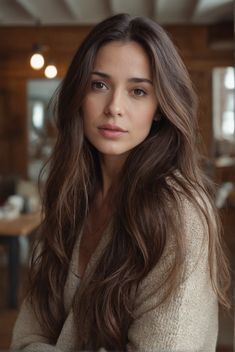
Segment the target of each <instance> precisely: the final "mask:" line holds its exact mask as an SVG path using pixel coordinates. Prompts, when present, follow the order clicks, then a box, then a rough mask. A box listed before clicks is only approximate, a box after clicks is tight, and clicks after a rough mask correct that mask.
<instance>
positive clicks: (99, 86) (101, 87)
mask: <svg viewBox="0 0 235 352" xmlns="http://www.w3.org/2000/svg"><path fill="white" fill-rule="evenodd" d="M91 87H92V88H94V89H96V90H105V89H107V86H106V84H104V82H101V81H92V82H91Z"/></svg>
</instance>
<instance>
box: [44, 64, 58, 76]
mask: <svg viewBox="0 0 235 352" xmlns="http://www.w3.org/2000/svg"><path fill="white" fill-rule="evenodd" d="M44 73H45V76H46V77H47V78H49V79H52V78H55V77H56V76H57V68H56V66H55V65H52V64H50V65H47V67H46V68H45V71H44Z"/></svg>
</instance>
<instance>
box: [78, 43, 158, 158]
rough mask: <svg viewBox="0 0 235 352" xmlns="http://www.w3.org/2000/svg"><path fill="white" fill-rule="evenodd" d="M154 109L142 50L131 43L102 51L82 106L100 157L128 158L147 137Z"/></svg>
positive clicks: (89, 135) (108, 46)
mask: <svg viewBox="0 0 235 352" xmlns="http://www.w3.org/2000/svg"><path fill="white" fill-rule="evenodd" d="M156 108H157V99H156V95H155V90H154V86H153V80H152V74H151V69H150V63H149V59H148V56H147V54H146V53H145V51H144V49H143V48H142V47H141V46H140V45H139V44H138V43H137V42H134V41H131V42H127V43H123V42H118V41H116V42H112V43H108V44H106V45H104V46H103V47H101V48H100V49H99V51H98V53H97V56H96V60H95V64H94V69H93V72H92V75H91V79H90V86H89V89H88V92H87V94H86V96H85V99H84V102H83V105H82V110H83V117H84V131H85V136H86V138H87V139H88V140H89V141H90V143H91V144H92V145H93V146H94V147H95V148H96V149H97V150H98V151H99V152H100V153H101V154H102V155H103V156H105V155H110V156H111V155H115V156H118V155H120V156H121V155H122V156H123V155H124V156H127V155H128V154H129V152H130V151H131V149H133V148H134V147H135V146H137V145H138V144H140V143H141V142H142V141H143V140H144V139H145V138H146V137H147V136H148V134H149V131H150V128H151V125H152V121H153V117H154V113H155V111H156Z"/></svg>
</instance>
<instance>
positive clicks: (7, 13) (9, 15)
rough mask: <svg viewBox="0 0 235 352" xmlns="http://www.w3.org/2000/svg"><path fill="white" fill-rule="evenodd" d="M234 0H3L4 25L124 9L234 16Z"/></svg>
mask: <svg viewBox="0 0 235 352" xmlns="http://www.w3.org/2000/svg"><path fill="white" fill-rule="evenodd" d="M233 6H234V5H233V0H0V26H34V25H45V26H48V25H49V26H50V25H89V24H91V25H92V24H95V23H97V22H99V21H101V20H102V19H104V18H106V17H108V16H111V15H114V14H117V13H120V12H125V13H130V14H131V15H134V16H142V15H143V16H147V17H151V18H152V19H154V20H156V21H158V22H159V23H161V24H181V23H182V24H183V23H184V24H186V23H191V24H209V23H219V22H223V21H231V20H232V19H233Z"/></svg>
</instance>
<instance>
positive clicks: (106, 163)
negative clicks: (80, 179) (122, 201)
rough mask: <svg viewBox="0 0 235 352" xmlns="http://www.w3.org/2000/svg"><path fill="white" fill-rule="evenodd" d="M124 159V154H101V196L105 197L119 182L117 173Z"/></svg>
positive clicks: (118, 173)
mask: <svg viewBox="0 0 235 352" xmlns="http://www.w3.org/2000/svg"><path fill="white" fill-rule="evenodd" d="M125 160H126V156H123V157H122V156H120V155H117V156H116V155H112V156H110V155H108V156H107V155H105V156H103V155H101V156H100V165H101V171H102V179H103V188H102V192H101V193H102V198H103V199H105V198H106V197H107V196H108V195H109V194H110V195H112V192H113V191H115V188H116V186H117V184H118V182H119V175H120V172H121V170H122V167H123V165H124V162H125Z"/></svg>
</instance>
